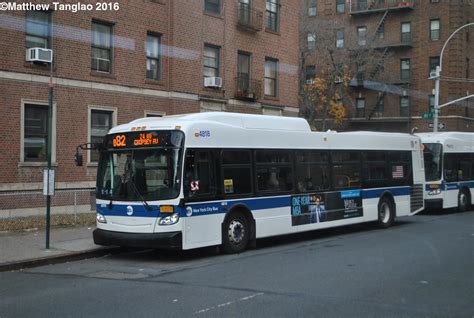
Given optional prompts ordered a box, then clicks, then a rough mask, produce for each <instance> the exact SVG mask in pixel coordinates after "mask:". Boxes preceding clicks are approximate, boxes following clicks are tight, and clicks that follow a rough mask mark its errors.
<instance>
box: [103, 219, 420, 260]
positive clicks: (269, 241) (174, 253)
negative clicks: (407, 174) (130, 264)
mask: <svg viewBox="0 0 474 318" xmlns="http://www.w3.org/2000/svg"><path fill="white" fill-rule="evenodd" d="M411 224H413V221H406V220H397V221H396V222H395V223H394V224H393V227H395V228H398V227H403V226H407V225H411ZM373 231H383V229H379V228H377V227H376V225H375V224H373V223H362V224H354V225H348V226H341V227H336V228H330V229H321V230H313V231H308V232H302V233H294V234H287V235H279V236H274V237H269V238H262V239H258V240H257V242H256V247H254V248H252V247H249V248H248V249H247V251H245V252H243V254H245V253H248V252H250V251H252V250H254V251H259V252H260V251H265V249H268V250H270V249H271V248H276V247H281V246H285V245H291V244H295V243H302V242H312V241H318V240H320V241H321V243H328V244H329V245H330V246H333V245H334V244H331V243H329V242H327V240H328V239H331V238H335V237H338V236H341V235H348V234H357V233H365V232H366V233H369V232H373ZM316 243H317V242H316ZM329 245H328V246H329ZM223 256H226V254H223V253H221V251H220V248H219V247H218V246H210V247H203V248H197V249H192V250H185V251H181V250H164V249H139V248H122V249H121V252H120V253H118V254H115V255H113V256H112V257H113V258H115V259H119V260H123V261H137V262H140V261H142V262H165V263H169V262H171V263H187V262H192V261H198V260H201V259H210V258H213V257H223Z"/></svg>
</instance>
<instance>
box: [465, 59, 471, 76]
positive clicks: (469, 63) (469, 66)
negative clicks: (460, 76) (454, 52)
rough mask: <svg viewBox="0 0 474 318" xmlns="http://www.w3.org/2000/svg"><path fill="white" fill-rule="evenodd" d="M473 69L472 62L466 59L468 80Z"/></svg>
mask: <svg viewBox="0 0 474 318" xmlns="http://www.w3.org/2000/svg"><path fill="white" fill-rule="evenodd" d="M470 68H471V60H470V59H469V58H468V57H466V78H469V76H470V73H469V69H470Z"/></svg>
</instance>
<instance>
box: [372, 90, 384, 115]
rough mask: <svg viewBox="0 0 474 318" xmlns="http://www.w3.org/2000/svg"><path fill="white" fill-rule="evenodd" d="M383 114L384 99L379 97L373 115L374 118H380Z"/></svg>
mask: <svg viewBox="0 0 474 318" xmlns="http://www.w3.org/2000/svg"><path fill="white" fill-rule="evenodd" d="M383 112H384V97H383V95H382V96H379V99H378V100H377V105H375V112H374V115H375V117H382V116H383Z"/></svg>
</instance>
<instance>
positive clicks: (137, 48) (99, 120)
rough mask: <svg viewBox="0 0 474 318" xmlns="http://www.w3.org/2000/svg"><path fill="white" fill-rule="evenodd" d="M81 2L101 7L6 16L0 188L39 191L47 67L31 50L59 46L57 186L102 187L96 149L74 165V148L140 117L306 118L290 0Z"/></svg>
mask: <svg viewBox="0 0 474 318" xmlns="http://www.w3.org/2000/svg"><path fill="white" fill-rule="evenodd" d="M32 3H33V4H41V3H42V4H46V3H51V2H47V1H32ZM83 3H86V4H93V6H94V9H93V10H85V11H79V12H76V13H73V12H71V10H60V9H58V8H54V7H51V8H50V10H48V11H41V10H34V9H37V8H31V7H30V8H17V9H20V10H13V9H12V8H10V9H9V10H6V11H3V12H2V13H1V14H0V29H1V30H2V32H1V33H0V42H1V43H2V45H1V47H0V91H1V94H0V105H1V106H2V116H1V119H0V126H1V127H2V128H1V131H2V135H3V139H2V143H1V147H0V158H1V160H0V176H1V177H0V180H1V182H0V193H1V192H5V191H23V190H39V189H41V188H42V183H41V181H42V171H43V169H44V167H45V166H46V156H45V146H46V136H47V129H46V127H47V124H46V122H47V102H48V82H49V76H50V66H49V64H48V63H32V62H27V61H25V51H26V49H28V48H32V47H42V48H47V49H52V51H53V56H54V61H53V67H52V70H53V82H54V105H53V133H52V139H53V142H52V157H53V166H54V167H55V169H56V181H57V183H56V187H57V189H67V188H89V187H94V180H95V174H96V161H97V156H96V154H94V153H92V154H90V155H88V156H87V161H86V162H85V165H84V167H76V166H75V165H74V154H75V151H76V146H77V145H78V144H81V143H84V142H88V141H89V142H91V141H96V140H100V138H101V136H103V135H104V134H105V132H106V131H107V130H108V129H109V128H111V127H112V126H114V125H117V124H121V123H125V122H129V121H131V120H133V119H136V118H139V117H144V116H162V115H164V114H166V115H171V114H177V113H189V112H200V111H209V110H218V111H233V112H245V113H257V114H274V115H275V114H276V115H284V116H296V115H297V114H298V97H297V93H298V80H297V78H298V63H299V62H298V18H299V15H298V12H297V8H296V7H295V6H292V4H291V3H290V1H281V3H280V1H279V0H271V1H270V0H254V1H252V3H250V1H248V0H247V1H245V0H241V1H233V0H199V1H184V0H178V1H172V0H143V1H130V0H123V1H117V3H118V5H117V6H118V8H117V7H115V6H114V7H108V8H106V9H107V10H104V11H98V10H96V7H95V4H96V2H95V1H88V2H83ZM28 9H29V10H28ZM205 78H206V80H205Z"/></svg>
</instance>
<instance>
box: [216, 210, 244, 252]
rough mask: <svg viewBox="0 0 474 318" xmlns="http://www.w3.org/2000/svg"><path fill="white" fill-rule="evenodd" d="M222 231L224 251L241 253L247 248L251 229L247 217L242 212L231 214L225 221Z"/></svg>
mask: <svg viewBox="0 0 474 318" xmlns="http://www.w3.org/2000/svg"><path fill="white" fill-rule="evenodd" d="M222 232H223V233H222V248H223V251H224V253H227V254H233V253H240V252H242V251H244V250H245V249H246V248H247V244H248V242H249V234H250V230H249V224H248V221H247V218H246V217H245V216H244V215H243V214H242V213H240V212H232V213H231V214H229V215H228V216H227V218H226V219H225V221H224V225H223V228H222Z"/></svg>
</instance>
